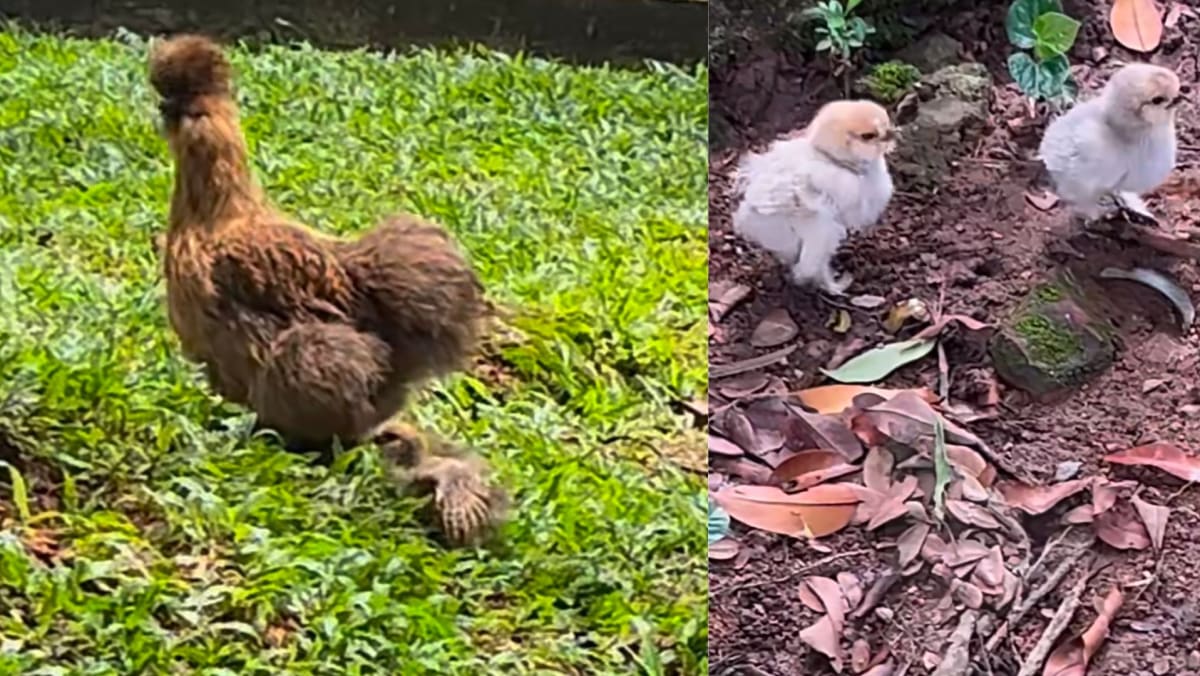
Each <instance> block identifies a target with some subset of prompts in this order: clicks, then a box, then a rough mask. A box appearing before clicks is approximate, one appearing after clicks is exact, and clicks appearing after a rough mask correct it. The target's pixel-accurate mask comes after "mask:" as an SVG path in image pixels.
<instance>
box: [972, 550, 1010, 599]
mask: <svg viewBox="0 0 1200 676" xmlns="http://www.w3.org/2000/svg"><path fill="white" fill-rule="evenodd" d="M1005 572H1006V571H1005V568H1004V552H1002V551H1000V547H999V546H998V545H996V546H993V547H992V548H991V549H989V550H988V555H987V556H985V557H983V558H982V559H980V560H979V564H978V565H976V566H975V577H976V578H978V579H977V580H975V583H976V584H977V585H979V587H980V588H981V589H983V590H984V591H985V592H988V593H990V594H993V595H994V594H999V593H1000V592H1001V590H1002V586H1003V584H1004V573H1005Z"/></svg>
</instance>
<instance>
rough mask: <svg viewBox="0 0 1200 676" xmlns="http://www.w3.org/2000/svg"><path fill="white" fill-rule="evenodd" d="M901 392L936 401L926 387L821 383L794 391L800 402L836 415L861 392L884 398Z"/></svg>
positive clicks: (813, 408) (852, 403)
mask: <svg viewBox="0 0 1200 676" xmlns="http://www.w3.org/2000/svg"><path fill="white" fill-rule="evenodd" d="M901 392H915V393H916V394H917V395H918V396H920V397H921V398H922V399H924V400H926V401H928V402H930V403H933V402H935V401H937V395H936V394H934V393H933V391H932V390H930V389H929V388H927V387H921V388H917V389H914V390H891V389H887V388H883V387H870V386H868V385H821V386H820V387H810V388H808V389H807V390H801V391H800V392H797V393H796V398H797V399H799V400H800V403H801V404H804V406H806V407H808V408H810V409H812V410H814V411H816V412H817V413H822V414H826V415H836V414H838V413H841V412H842V411H845V410H846V409H848V408H851V407H852V406H853V405H854V399H855V397H858V396H859V395H862V394H873V395H875V396H878V397H880V398H882V399H884V400H887V399H891V398H892V397H894V396H896V395H897V394H900V393H901Z"/></svg>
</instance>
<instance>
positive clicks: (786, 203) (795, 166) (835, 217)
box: [733, 101, 895, 295]
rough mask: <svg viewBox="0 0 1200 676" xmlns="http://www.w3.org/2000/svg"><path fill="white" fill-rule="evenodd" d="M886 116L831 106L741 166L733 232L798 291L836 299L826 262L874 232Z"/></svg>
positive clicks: (882, 185)
mask: <svg viewBox="0 0 1200 676" xmlns="http://www.w3.org/2000/svg"><path fill="white" fill-rule="evenodd" d="M894 136H895V134H894V131H893V128H892V125H891V121H890V120H889V119H888V114H887V111H886V110H884V109H883V107H881V106H879V105H878V104H875V103H872V102H871V101H834V102H832V103H827V104H825V105H824V106H822V107H821V109H820V110H819V111H817V114H816V116H815V117H814V118H813V120H812V122H811V123H810V124H809V126H808V129H807V130H805V133H804V134H803V135H802V136H800V137H798V138H790V139H784V140H780V141H776V142H775V143H773V144H772V145H771V146H770V147H769V148H768V149H767V150H766V151H764V152H762V153H753V154H750V155H748V156H746V157H745V158H743V160H742V162H741V164H740V165H739V166H738V178H737V184H736V188H735V190H736V192H737V193H739V194H740V195H741V196H742V200H741V202H740V203H739V205H738V207H737V210H736V211H735V212H734V214H733V227H734V230H735V231H736V232H737V233H738V234H740V235H741V236H742V237H744V238H746V239H747V240H749V241H751V242H753V243H755V244H757V245H758V246H761V247H762V248H764V249H766V250H767V251H770V252H771V253H772V254H774V255H775V257H776V258H778V259H779V260H780V261H781V262H783V264H784V265H787V266H789V267H790V268H791V276H792V279H793V280H794V281H795V282H796V283H797V284H800V285H808V284H814V285H816V286H817V287H819V288H821V289H823V290H824V291H826V292H827V293H830V294H833V295H841V294H843V293H845V291H846V288H847V287H849V286H850V284H851V283H852V282H853V281H854V280H853V277H851V276H850V275H844V276H841V277H838V276H836V275H835V274H834V271H833V264H832V261H833V256H834V254H835V253H837V249H838V246H840V245H841V243H842V242H843V241H844V240H845V238H846V235H847V233H849V232H856V231H861V230H865V229H867V228H869V227H870V226H872V225H874V224H875V223H876V222H877V221H878V220H879V217H880V215H881V214H882V213H883V211H884V209H885V208H886V207H887V204H888V201H889V200H891V197H892V177H891V174H889V173H888V167H887V162H886V161H885V159H884V156H885V155H886V154H887V153H888V152H890V151H891V149H892V147H893V144H894V140H893V139H894Z"/></svg>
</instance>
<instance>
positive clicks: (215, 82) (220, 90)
mask: <svg viewBox="0 0 1200 676" xmlns="http://www.w3.org/2000/svg"><path fill="white" fill-rule="evenodd" d="M231 70H232V69H231V68H230V66H229V60H228V59H226V58H225V55H224V54H223V53H222V52H221V48H220V47H218V46H217V44H216V43H214V42H213V41H212V40H210V39H208V38H206V37H204V36H202V35H177V36H175V37H172V38H168V39H166V40H163V41H161V42H156V43H155V44H154V46H153V48H152V49H151V51H150V84H152V85H153V86H154V89H155V90H157V91H158V93H159V95H160V96H162V97H163V98H164V99H176V100H182V101H186V100H188V99H191V98H194V97H197V96H208V95H214V94H228V93H229V90H230V76H231Z"/></svg>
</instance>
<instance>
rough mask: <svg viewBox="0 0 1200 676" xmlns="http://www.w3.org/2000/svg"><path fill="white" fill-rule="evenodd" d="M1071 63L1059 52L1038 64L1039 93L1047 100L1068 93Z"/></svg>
mask: <svg viewBox="0 0 1200 676" xmlns="http://www.w3.org/2000/svg"><path fill="white" fill-rule="evenodd" d="M1070 77H1071V64H1070V63H1068V62H1067V57H1065V56H1063V55H1061V54H1059V55H1058V56H1055V57H1051V58H1049V59H1046V60H1045V61H1041V62H1039V63H1038V64H1037V79H1038V85H1037V86H1038V94H1039V95H1040V96H1041V97H1042V98H1043V99H1046V100H1047V101H1049V100H1051V99H1055V98H1058V97H1061V96H1064V95H1066V93H1067V81H1068V80H1069V79H1070Z"/></svg>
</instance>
